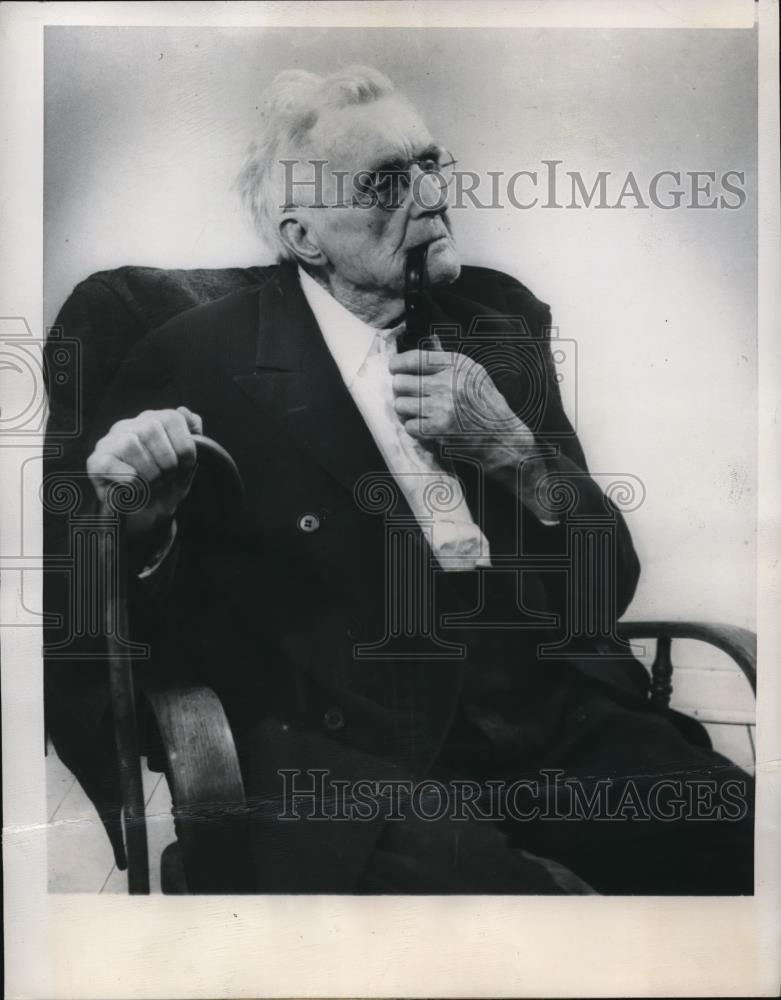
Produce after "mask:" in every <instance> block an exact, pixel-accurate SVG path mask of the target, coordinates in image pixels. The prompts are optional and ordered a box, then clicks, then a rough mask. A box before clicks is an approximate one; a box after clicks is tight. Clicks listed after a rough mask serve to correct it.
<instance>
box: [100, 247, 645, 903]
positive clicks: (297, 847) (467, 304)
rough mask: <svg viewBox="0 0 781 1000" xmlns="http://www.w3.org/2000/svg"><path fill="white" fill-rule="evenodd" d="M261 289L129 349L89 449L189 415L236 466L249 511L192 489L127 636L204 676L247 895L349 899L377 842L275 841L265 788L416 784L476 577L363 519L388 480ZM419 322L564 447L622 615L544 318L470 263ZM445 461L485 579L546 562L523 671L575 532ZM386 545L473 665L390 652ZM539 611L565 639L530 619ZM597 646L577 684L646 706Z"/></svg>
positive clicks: (178, 320) (281, 300)
mask: <svg viewBox="0 0 781 1000" xmlns="http://www.w3.org/2000/svg"><path fill="white" fill-rule="evenodd" d="M263 277H264V279H265V280H263V281H262V282H260V283H259V284H258V285H255V286H251V287H248V288H247V289H246V290H244V291H240V292H237V293H235V294H231V295H228V296H226V297H224V298H221V299H219V300H217V301H215V302H212V303H209V304H207V305H203V306H199V307H197V308H195V309H192V310H189V311H187V312H184V313H182V314H180V315H178V316H176V317H175V318H174V319H172V320H170V321H169V322H167V323H166V324H165V325H164V326H162V327H161V328H160V329H158V330H157V331H155V332H154V333H152V334H151V335H149V336H148V337H146V338H144V339H143V340H142V341H140V342H139V343H138V344H137V345H136V346H135V347H134V348H132V349H131V351H130V352H129V354H128V355H127V357H126V358H125V359H124V360H123V362H122V363H121V365H120V368H119V371H118V374H117V376H116V379H115V381H114V382H113V384H112V386H111V389H110V391H109V392H107V393H106V396H105V398H104V401H103V403H102V405H101V407H100V409H99V412H98V415H97V417H96V420H95V424H94V429H93V434H92V439H93V440H94V439H96V438H97V437H99V436H101V435H102V434H104V433H105V432H106V430H107V429H108V428H109V427H110V426H111V424H112V423H114V422H115V421H116V420H118V419H120V418H121V417H126V416H133V415H136V414H137V413H138V412H140V411H141V410H143V409H156V408H162V407H175V406H177V405H180V404H185V405H187V406H188V407H189V408H190V409H191V410H193V411H194V412H196V413H199V414H200V415H201V416H202V417H203V421H204V431H205V433H206V434H208V435H209V436H211V437H213V438H215V439H216V440H217V441H219V442H220V443H221V444H222V445H223V446H224V447H225V448H226V449H227V450H228V451H229V452H230V453H231V455H232V456H233V457H234V459H235V460H236V462H237V464H238V467H239V470H240V472H241V474H242V477H243V479H244V483H245V488H246V505H245V510H244V511H243V513H242V514H241V515H238V514H237V513H236V512H235V511H225V510H222V509H221V508H220V504H219V499H218V497H217V495H216V492H215V488H214V484H212V483H210V482H209V480H208V478H207V477H206V476H204V475H202V474H199V476H198V479H197V481H196V486H195V487H194V489H193V492H192V494H191V496H190V498H189V499H188V501H187V502H186V504H185V507H184V509H183V510H182V511H181V512H180V517H179V532H178V537H177V542H176V545H175V548H174V551H173V552H172V553H171V555H170V556H169V558H168V560H167V561H166V565H165V566H164V567H163V569H162V570H161V573H160V575H159V576H158V577H157V579H154V578H153V580H152V581H150V582H149V583H146V584H141V585H139V587H138V592H137V594H136V604H137V608H138V609H139V610H138V621H139V622H143V626H142V628H143V630H144V631H145V632H146V634H147V637H148V638H150V640H151V641H152V645H153V651H154V652H153V664H152V669H155V670H164V671H166V672H168V673H171V672H175V671H177V670H182V671H185V672H186V673H187V674H188V675H190V676H192V674H193V673H195V674H196V676H198V678H199V679H200V680H201V681H203V682H204V683H207V684H209V685H211V686H212V687H214V688H215V690H217V692H218V693H219V694H220V696H221V698H222V700H223V703H224V705H225V707H226V711H227V713H228V716H229V718H230V720H231V722H232V726H233V730H234V734H235V736H236V739H237V743H238V746H239V750H240V754H241V757H242V764H243V767H244V770H245V780H246V783H247V785H248V789H249V791H250V793H251V797H252V805H253V822H254V823H255V824H256V841H257V843H258V844H259V848H260V849H259V851H258V855H257V857H258V864H259V868H260V871H259V888H260V889H261V890H266V891H288V890H291V889H295V888H302V889H305V890H307V891H349V889H350V888H351V886H352V885H353V884H354V882H355V880H356V878H357V876H358V874H359V873H360V870H361V867H362V866H363V864H364V861H365V857H366V853H367V851H368V850H369V849H370V847H371V844H372V842H373V840H374V838H375V837H376V836H377V833H378V829H379V826H378V824H377V823H365V822H364V823H361V822H355V823H345V822H339V823H319V824H312V823H311V822H300V823H296V822H292V823H287V824H280V822H279V821H278V820H277V819H276V816H277V813H278V812H279V810H280V807H281V806H280V793H281V779H280V777H279V774H278V770H279V769H281V768H287V769H296V768H299V769H302V770H307V769H311V768H327V769H328V771H329V777H330V779H331V780H340V779H341V780H346V781H356V780H358V779H368V780H374V779H387V778H400V777H409V776H411V777H413V778H414V777H420V776H422V775H424V774H425V773H426V771H427V769H428V768H429V766H430V765H431V762H432V761H433V759H434V758H435V756H436V754H437V752H438V750H439V748H440V747H441V745H442V742H443V740H444V738H445V736H446V734H447V731H448V727H449V725H450V722H451V720H452V717H453V713H454V710H455V706H456V704H457V700H458V697H459V691H460V687H461V680H462V675H463V669H464V665H465V663H468V662H470V659H475V658H477V659H479V656H480V640H479V636H477V633H475V632H472V631H470V630H469V629H464V628H461V629H459V628H449V629H448V628H445V627H443V626H442V625H441V623H440V622H438V614H439V612H440V611H441V610H442V609H446V610H449V611H451V612H452V611H453V610H454V609H455V610H459V609H463V610H467V611H468V610H469V608H470V606H471V605H472V602H473V600H474V601H475V602H476V601H477V596H476V590H475V591H473V592H471V593H470V592H469V588H470V586H472V581H473V582H474V586H475V587H477V585H478V584H477V577H478V576H479V574H469V575H468V577H467V578H466V582H465V581H464V579H461V580H458V581H455V580H452V578H449V576H450V575H445V574H442V573H436V572H434V570H435V569H436V567H432V566H429V567H428V569H427V568H426V566H427V560H428V548H427V545H426V542H425V540H424V539H423V535H422V533H421V532H420V530H419V528H418V527H417V524H416V522H414V519H412V518H411V514H410V511H409V509H408V507H407V505H406V503H405V501H404V498H403V496H402V495H401V494H399V493H398V491H396V493H395V495H394V498H393V504H392V506H391V507H390V508H382V509H380V508H378V507H377V506H376V504H374V505H373V503H372V499H371V498H372V494H371V491H370V492H368V493H367V489H368V484H367V481H366V478H365V477H366V476H367V474H373V473H375V474H377V475H378V476H380V477H384V485H385V486H387V487H389V488H390V489H391V492H393V483H392V479H391V478H390V477H389V475H388V472H387V469H386V467H385V465H384V463H383V461H382V458H381V456H380V454H379V452H378V450H377V448H376V446H375V444H374V441H373V439H372V437H371V435H370V433H369V431H368V429H367V428H366V426H365V424H364V422H363V420H362V418H361V416H360V414H359V412H358V410H357V408H356V407H355V405H354V404H353V402H352V400H351V398H350V395H349V393H348V392H347V390H346V389H345V387H344V385H343V383H342V380H341V377H340V375H339V372H338V369H337V367H336V365H335V363H334V361H333V360H332V358H331V356H330V354H329V353H328V350H327V348H326V346H325V344H324V341H323V339H322V336H321V335H320V332H319V330H318V328H317V325H316V323H315V320H314V317H313V316H312V314H311V311H310V310H309V308H308V305H307V303H306V300H305V298H304V296H303V294H302V292H301V290H300V287H299V285H298V281H297V277H296V275H295V271H294V269H292V268H291V267H290V266H288V265H281V266H279V267H278V268H274V269H271V270H270V271H269V272H267V273H266V274H264V276H263ZM431 318H432V320H433V322H435V323H437V324H438V325H439V335H440V338H441V339H442V341H443V345H444V346H445V347H448V348H452V349H455V350H461V351H464V352H466V353H470V354H472V355H473V356H475V357H476V358H477V359H478V360H481V361H482V362H483V363H484V364H485V366H486V368H487V369H488V371H489V374H491V375H492V377H493V378H494V381H495V382H496V384H497V385H498V387H499V388H500V390H501V391H502V392H503V394H504V395H505V397H506V398H507V400H508V402H509V403H510V405H511V406H512V407H513V409H514V410H515V411H516V412H517V413H518V414H519V415H520V416H522V417H523V418H524V419H525V421H526V422H527V423H528V424H529V425H530V426H531V427H532V429H533V430H535V432H536V434H537V437H538V439H539V440H540V441H541V442H546V443H550V444H552V445H555V446H557V447H558V448H559V449H560V450H561V454H562V455H563V456H564V457H565V459H566V462H567V463H568V468H569V469H570V470H571V472H572V474H573V479H572V482H573V484H574V486H575V488H576V491H577V497H578V499H577V503H576V506H575V509H574V510H573V511H571V512H570V514H569V515H568V516H569V518H570V519H572V518H574V517H576V516H583V515H588V514H594V515H598V516H600V517H603V518H604V516H605V514H606V512H607V511H611V515H612V518H613V523H614V526H615V531H614V545H615V561H614V572H615V578H614V580H613V581H612V584H613V587H614V593H615V595H616V601H615V607H614V609H613V611H614V614H615V617H619V616H620V615H621V614H623V612H624V610H625V609H626V607H627V605H628V604H629V601H630V600H631V597H632V594H633V592H634V588H635V586H636V582H637V578H638V574H639V567H638V562H637V558H636V555H635V553H634V549H633V546H632V543H631V539H630V536H629V533H628V531H627V529H626V526H625V524H624V522H623V519H622V517H621V516H620V514H619V513H618V512H617V511H615V510H614V509H613V508H612V507H611V505H609V504H608V505H607V506H606V501H605V499H604V497H603V495H602V493H601V491H600V490H599V488H598V486H597V485H596V483H594V481H593V480H592V479H590V478H589V477H588V475H587V472H588V470H587V466H586V462H585V459H584V456H583V453H582V450H581V447H580V445H579V442H578V440H577V437H576V435H575V433H574V431H573V429H572V427H571V425H570V423H569V421H568V420H567V417H566V415H565V413H564V411H563V408H562V405H561V398H560V394H559V389H558V385H557V383H556V380H555V375H554V365H553V362H552V359H551V351H550V343H549V333H548V330H549V327H550V312H549V309H548V307H547V306H546V305H545V304H543V303H541V302H539V301H538V300H537V299H536V298H535V297H534V296H533V295H532V293H531V292H529V290H528V289H526V288H525V287H524V286H523V285H521V284H520V283H518V282H517V281H515V280H514V279H512V278H510V277H508V276H506V275H503V274H500V273H498V272H495V271H490V270H486V269H482V268H469V267H467V268H464V270H463V272H462V275H461V277H460V278H459V279H458V281H457V282H455V283H454V284H453V285H451V286H450V287H448V288H446V289H441V290H437V291H436V292H435V293H434V294H433V295H432V317H431ZM454 465H455V469H456V471H457V472H458V474H459V475H460V476H461V477H462V479H463V481H464V486H465V489H466V493H467V498H468V500H469V503H470V509H471V510H472V513H473V515H474V516H475V518H476V520H477V521H478V522H479V523H480V525H481V527H482V528H483V530H484V532H485V533H486V535H487V537H488V539H489V541H490V543H491V551H492V556H493V557H494V560H495V562H497V563H500V562H501V561H502V558H503V557H506V558H507V559H508V560H510V561H512V560H513V559H517V558H518V556H519V553H522V554H523V555H524V556H531V555H537V556H538V557H544V556H550V557H552V559H553V561H552V562H551V567H552V568H550V569H548V570H547V571H546V569H545V567H544V560H543V563H540V560H539V558H538V561H537V563H535V565H536V566H537V567H538V568H537V569H535V570H534V571H531V572H526V573H524V575H523V589H522V594H521V603H522V605H523V607H524V608H526V609H527V613H528V615H529V622H528V623H527V628H526V629H523V630H520V631H519V632H518V633H517V634H518V636H519V637H521V638H520V639H519V644H518V662H517V663H516V664H513V665H512V666H511V667H509V669H523V666H524V663H523V660H524V657H526V658H527V659H528V658H529V657H533V655H534V653H533V650H534V649H535V648H536V643H537V642H539V641H542V640H545V641H550V642H553V641H555V639H556V638H557V636H560V635H561V629H562V627H563V626H564V624H565V623H566V617H567V616H566V600H567V598H566V576H565V575H564V574H562V572H561V571H560V570H561V566H560V565H558V566H557V565H555V564H554V563H555V557H556V556H557V555H559V556H561V555H563V554H565V553H566V552H567V546H568V544H569V542H568V537H569V536H568V529H567V519H566V518H565V521H564V523H563V524H561V525H557V526H554V527H546V526H543V525H542V524H541V523H540V522H539V521H537V520H536V518H534V517H533V516H532V515H531V514H530V513H529V512H528V511H527V510H526V509H525V508H523V507H522V506H521V505H520V504H519V503H518V501H517V500H516V498H515V497H514V496H512V495H511V494H510V492H509V491H508V490H506V489H505V488H504V487H501V486H499V485H497V484H496V483H494V482H492V481H491V480H490V479H484V478H482V477H481V475H480V472H479V470H477V469H476V468H475V466H474V465H473V464H470V462H469V461H466V460H460V459H459V458H458V457H456V458H455V459H454ZM373 495H374V497H375V499H376V497H377V495H378V494H377V493H376V492H375V494H373ZM367 498H368V499H367ZM311 514H314V515H315V516H316V518H317V521H318V522H319V527H318V529H317V530H315V531H305V530H302V520H301V519H302V517H304V516H305V515H311ZM393 527H395V529H396V530H404V531H405V532H406V535H407V537H408V538H409V540H410V542H409V544H410V546H411V550H410V551H411V558H412V560H413V561H419V564H420V565H421V566H423V567H424V569H423V570H421V572H424V573H429V571H431V575H430V579H431V580H432V581H433V585H432V589H431V593H430V594H429V595H428V596H425V592H426V591H425V588H422V589H421V597H420V600H421V601H424V602H428V610H429V612H430V615H431V620H432V621H433V622H434V624H435V628H436V629H437V630H438V634H439V638H440V639H441V640H442V641H445V642H449V643H455V644H458V643H460V644H461V650H462V651H463V652H465V656H464V655H462V654H461V653H455V652H453V653H452V655H451V654H446V655H444V656H442V657H439V658H438V657H436V656H433V655H432V656H424V658H423V659H421V658H420V657H418V658H417V659H408V658H405V657H404V655H403V652H404V650H403V649H401V652H400V648H401V647H400V646H399V645H398V643H396V644H394V643H393V642H391V641H389V640H392V639H393V636H392V635H390V634H389V626H388V618H387V608H388V596H387V587H388V565H387V556H386V552H387V546H388V533H389V531H390V530H391V529H392V528H393ZM429 562H430V560H429ZM540 566H542V568H539V567H540ZM452 584H456V585H455V586H454V585H452ZM545 615H548V616H549V618H548V620H547V621H548V622H550V621H557V622H558V625H557V626H556V625H551V624H549V623H548V624H546V623H545V622H543V618H544V616H545ZM550 616H553V617H552V618H550ZM535 620H536V622H537V624H536V625H535ZM391 631H392V629H391ZM383 640H385V645H384V646H383V645H381V648H380V650H379V651H380V652H383V653H384V654H385V656H384V658H368V659H367V658H364V657H361V656H356V645H358V646H361V645H363V646H368V645H370V644H372V643H375V644H376V643H380V644H382V643H383ZM597 645H598V644H596V643H595V644H594V648H593V650H592V653H593V655H589V656H586V657H585V658H583V659H582V660H581V661H579V666H580V667H581V669H584V670H586V671H587V672H588V673H590V674H591V676H592V677H597V678H598V679H600V680H602V681H604V683H606V684H608V685H611V684H612V685H614V686H616V687H617V688H623V689H624V690H625V691H629V692H632V693H634V694H636V695H638V696H640V695H642V693H643V692H642V688H643V682H644V677H645V675H644V672H643V671H642V669H641V668H639V666H638V665H637V664H635V663H634V661H632V660H631V658H629V657H627V658H625V659H624V660H617V659H611V658H609V657H606V658H604V659H600V658H599V653H600V648H597ZM439 651H441V650H439ZM601 651H602V652H605V651H606V650H605V648H604V646H603V647H601ZM607 651H608V652H609V651H610V650H607ZM613 652H615V651H614V650H613Z"/></svg>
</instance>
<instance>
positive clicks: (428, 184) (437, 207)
mask: <svg viewBox="0 0 781 1000" xmlns="http://www.w3.org/2000/svg"><path fill="white" fill-rule="evenodd" d="M410 198H411V207H410V215H411V216H412V217H413V218H418V217H419V216H421V215H430V214H431V213H432V212H433V213H435V214H437V215H442V214H443V213H444V212H445V211H446V209H447V184H446V183H445V180H444V178H443V177H442V175H441V174H438V173H436V172H430V171H425V170H421V169H420V167H419V166H418V165H417V163H414V164H413V165H412V167H411V175H410Z"/></svg>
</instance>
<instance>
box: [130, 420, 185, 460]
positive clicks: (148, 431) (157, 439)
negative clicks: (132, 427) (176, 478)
mask: <svg viewBox="0 0 781 1000" xmlns="http://www.w3.org/2000/svg"><path fill="white" fill-rule="evenodd" d="M139 438H140V439H141V443H142V444H143V446H144V447H145V448H146V450H147V451H148V452H149V454H150V455H151V456H152V458H153V459H154V460H155V462H156V463H157V465H158V466H159V468H160V470H161V471H162V472H172V471H173V470H174V469H176V467H177V466H178V465H179V459H178V457H177V455H176V452H175V451H174V447H173V445H172V444H171V439H170V438H169V437H168V434H167V433H166V430H165V427H164V426H163V425H162V423H160V421H159V420H152V421H150V422H149V424H148V425H147V426H145V427H144V428H143V430H141V431H139Z"/></svg>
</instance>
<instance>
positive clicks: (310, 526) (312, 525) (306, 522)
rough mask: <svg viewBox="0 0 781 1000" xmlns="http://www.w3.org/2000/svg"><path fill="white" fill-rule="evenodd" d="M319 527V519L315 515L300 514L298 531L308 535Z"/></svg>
mask: <svg viewBox="0 0 781 1000" xmlns="http://www.w3.org/2000/svg"><path fill="white" fill-rule="evenodd" d="M319 527H320V518H319V517H318V516H317V514H302V515H301V517H299V519H298V530H299V531H304V532H306V533H307V534H310V533H311V532H313V531H317V529H318V528H319Z"/></svg>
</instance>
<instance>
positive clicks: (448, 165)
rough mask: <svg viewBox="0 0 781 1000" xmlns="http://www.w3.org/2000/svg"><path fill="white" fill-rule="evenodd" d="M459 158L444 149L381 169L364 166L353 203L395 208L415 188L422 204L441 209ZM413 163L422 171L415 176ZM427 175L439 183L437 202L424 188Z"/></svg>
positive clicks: (363, 206)
mask: <svg viewBox="0 0 781 1000" xmlns="http://www.w3.org/2000/svg"><path fill="white" fill-rule="evenodd" d="M457 162H458V161H457V160H455V159H453V157H452V155H451V154H450V153H448V152H447V151H446V150H443V151H442V152H441V153H431V154H426V155H424V156H420V157H416V158H415V159H413V160H408V161H407V162H406V163H394V164H391V165H388V166H387V167H380V168H379V169H378V170H360V171H358V173H357V174H356V175H355V177H354V180H353V187H354V190H355V194H354V195H353V198H352V203H351V204H352V205H353V206H356V207H358V208H374V207H375V206H377V207H379V208H381V209H383V211H385V212H393V211H395V210H396V209H397V208H401V206H402V205H403V204H404V202H405V201H406V200H407V196H408V195H409V193H410V191H412V196H413V198H414V199H415V200H416V201H417V202H418V203H419V204H420V206H421V207H422V208H424V209H426V210H427V211H433V210H434V209H441V208H442V207H443V206H444V201H443V199H444V198H445V196H446V194H447V190H448V188H449V186H450V184H451V182H452V180H453V177H454V176H455V169H454V168H455V165H456V163H457ZM413 166H416V167H417V168H418V170H419V171H420V173H419V174H416V175H415V178H414V179H413V176H412V168H413ZM424 177H427V178H433V179H434V181H435V183H436V184H437V185H438V186H439V195H438V197H437V200H436V201H435V202H433V203H432V202H430V200H428V199H427V198H426V197H425V194H424V193H423V192H422V191H421V188H422V180H423V178H424Z"/></svg>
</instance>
